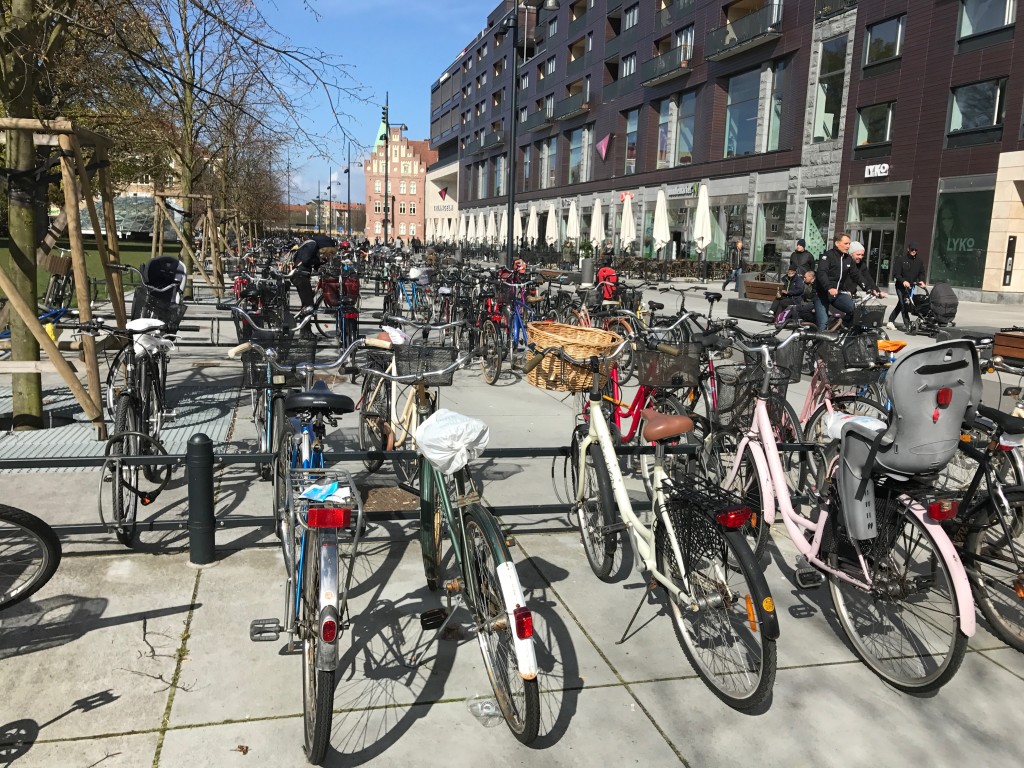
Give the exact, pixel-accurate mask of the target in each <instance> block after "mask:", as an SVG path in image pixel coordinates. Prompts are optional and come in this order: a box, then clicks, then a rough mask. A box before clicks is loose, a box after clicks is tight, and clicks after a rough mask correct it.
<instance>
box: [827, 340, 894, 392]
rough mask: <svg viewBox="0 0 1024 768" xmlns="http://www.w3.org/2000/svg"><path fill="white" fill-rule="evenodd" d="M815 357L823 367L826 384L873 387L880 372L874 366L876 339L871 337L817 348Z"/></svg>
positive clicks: (879, 368) (880, 369)
mask: <svg viewBox="0 0 1024 768" xmlns="http://www.w3.org/2000/svg"><path fill="white" fill-rule="evenodd" d="M818 356H819V357H820V358H821V359H822V361H823V362H824V363H825V374H826V375H827V376H828V381H829V383H830V384H839V385H842V386H861V385H865V384H873V383H874V382H876V381H878V379H879V377H880V376H881V375H882V371H883V370H884V368H882V367H881V366H880V365H879V364H878V363H879V357H878V337H877V336H876V335H875V334H872V333H865V334H860V335H857V336H850V337H849V338H847V339H845V340H843V341H842V342H840V343H837V344H819V345H818Z"/></svg>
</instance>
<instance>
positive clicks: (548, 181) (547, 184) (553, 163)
mask: <svg viewBox="0 0 1024 768" xmlns="http://www.w3.org/2000/svg"><path fill="white" fill-rule="evenodd" d="M557 176H558V137H557V136H552V137H551V138H550V139H548V140H547V141H542V142H541V143H540V188H541V189H550V188H551V187H553V186H555V183H556V180H557Z"/></svg>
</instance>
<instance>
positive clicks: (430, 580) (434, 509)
mask: <svg viewBox="0 0 1024 768" xmlns="http://www.w3.org/2000/svg"><path fill="white" fill-rule="evenodd" d="M443 519H444V502H443V501H442V500H441V490H440V489H438V488H434V503H433V505H432V506H431V507H429V508H427V509H424V506H423V505H421V506H420V551H421V552H422V554H423V573H424V575H425V576H426V578H427V589H428V590H430V591H431V592H436V591H437V588H438V585H439V583H440V581H441V527H442V526H441V521H442V520H443Z"/></svg>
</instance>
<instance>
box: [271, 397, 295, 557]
mask: <svg viewBox="0 0 1024 768" xmlns="http://www.w3.org/2000/svg"><path fill="white" fill-rule="evenodd" d="M270 407H271V415H270V418H271V429H270V445H271V453H273V454H275V458H274V467H273V475H274V498H273V502H272V503H273V513H274V528H275V530H276V531H277V535H278V538H280V539H282V540H283V539H284V530H283V522H284V515H285V513H286V511H287V509H286V508H287V505H288V495H289V494H290V493H291V488H290V487H289V485H290V483H291V467H292V439H291V437H292V427H291V422H290V420H289V419H288V416H287V415H286V414H285V412H284V399H283V398H280V397H275V398H273V399H272V400H271V401H270Z"/></svg>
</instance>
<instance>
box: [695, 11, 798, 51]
mask: <svg viewBox="0 0 1024 768" xmlns="http://www.w3.org/2000/svg"><path fill="white" fill-rule="evenodd" d="M781 36H782V3H769V4H768V5H765V6H764V7H762V8H760V9H759V10H756V11H754V12H753V13H750V14H747V15H746V16H743V17H741V18H739V19H736V20H735V21H731V22H729V23H728V24H726V25H725V26H722V27H718V28H717V29H713V30H711V31H710V32H708V36H707V43H706V44H705V46H704V58H705V59H708V60H709V61H719V60H720V59H725V58H728V57H729V56H734V55H735V54H737V53H740V52H741V51H745V50H747V49H749V48H753V47H754V46H755V45H760V44H761V43H766V42H768V41H769V40H774V39H776V38H778V37H781Z"/></svg>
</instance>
